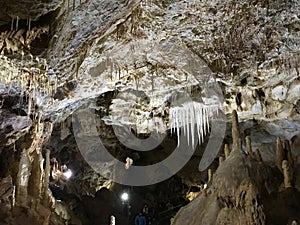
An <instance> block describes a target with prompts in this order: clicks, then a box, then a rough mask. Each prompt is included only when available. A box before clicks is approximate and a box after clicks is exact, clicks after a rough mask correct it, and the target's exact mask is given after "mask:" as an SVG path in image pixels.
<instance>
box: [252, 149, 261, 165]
mask: <svg viewBox="0 0 300 225" xmlns="http://www.w3.org/2000/svg"><path fill="white" fill-rule="evenodd" d="M254 157H255V159H256V160H257V161H259V162H262V161H263V160H262V157H261V154H260V151H259V149H258V148H257V149H256V150H255V152H254Z"/></svg>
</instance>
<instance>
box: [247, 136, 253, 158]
mask: <svg viewBox="0 0 300 225" xmlns="http://www.w3.org/2000/svg"><path fill="white" fill-rule="evenodd" d="M246 148H247V152H248V154H249V155H250V156H253V152H252V146H251V138H250V136H247V137H246Z"/></svg>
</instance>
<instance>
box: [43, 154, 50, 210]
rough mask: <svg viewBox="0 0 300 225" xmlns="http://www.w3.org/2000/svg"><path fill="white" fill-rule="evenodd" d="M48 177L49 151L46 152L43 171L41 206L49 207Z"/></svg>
mask: <svg viewBox="0 0 300 225" xmlns="http://www.w3.org/2000/svg"><path fill="white" fill-rule="evenodd" d="M49 177H50V149H47V150H46V163H45V171H44V185H43V201H44V202H43V204H44V205H45V206H47V205H49Z"/></svg>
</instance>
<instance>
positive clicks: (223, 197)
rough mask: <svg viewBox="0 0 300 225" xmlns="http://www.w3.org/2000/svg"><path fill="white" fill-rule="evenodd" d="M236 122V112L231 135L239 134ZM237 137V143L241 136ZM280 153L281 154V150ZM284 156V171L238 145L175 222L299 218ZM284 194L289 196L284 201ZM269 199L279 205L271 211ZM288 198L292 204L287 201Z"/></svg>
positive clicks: (262, 221) (297, 194)
mask: <svg viewBox="0 0 300 225" xmlns="http://www.w3.org/2000/svg"><path fill="white" fill-rule="evenodd" d="M236 121H237V118H236V114H235V113H234V114H233V129H232V135H233V136H236V137H238V136H240V135H239V134H238V133H237V131H238V130H239V129H238V123H236ZM234 140H235V142H236V141H237V140H238V138H234ZM248 141H249V140H248ZM236 146H237V144H236ZM279 149H280V147H279ZM226 151H227V150H226ZM226 154H228V153H226ZM277 154H279V155H281V153H280V150H279V152H278V153H277ZM285 158H287V156H284V157H283V159H285ZM283 159H281V163H280V164H282V167H281V168H282V169H281V170H282V171H283V172H282V173H281V172H280V170H279V169H278V168H274V167H270V166H269V165H268V164H266V163H265V162H263V161H261V159H260V160H257V159H256V157H253V155H251V154H246V153H245V152H243V151H242V149H241V148H240V147H239V148H236V149H235V150H233V151H232V152H231V153H230V156H229V157H228V158H227V159H226V160H225V161H224V162H223V163H222V164H220V165H219V167H218V169H217V170H216V172H215V173H214V174H213V178H212V180H211V182H210V183H208V188H207V189H205V190H204V191H203V192H202V194H200V195H199V196H198V197H197V198H196V199H195V200H193V201H192V202H191V203H190V204H188V205H187V206H185V207H183V208H182V209H181V210H180V211H179V212H178V214H177V215H176V217H175V221H174V224H175V225H179V224H189V225H196V224H197V225H198V224H199V225H200V224H228V225H229V224H249V225H250V224H272V225H273V224H288V223H289V222H291V221H292V220H299V219H300V217H299V215H298V214H297V213H296V209H294V207H295V208H297V210H299V205H298V204H297V203H296V201H299V200H300V199H299V197H300V192H299V191H298V190H297V189H295V188H294V186H293V184H292V180H293V174H292V168H291V167H290V166H289V163H288V161H287V160H283ZM297 167H298V168H299V165H297ZM283 177H284V178H283ZM275 196H276V197H275ZM283 196H285V197H286V198H287V199H285V200H283V198H284V197H283ZM294 198H296V199H298V200H295V199H294ZM271 199H272V200H271ZM269 201H272V202H273V204H275V205H278V207H276V209H273V210H272V211H271V212H270V211H269V207H270V204H271V203H270V202H269ZM285 201H288V202H290V203H291V205H287V204H285ZM279 205H280V206H279ZM283 212H284V213H283Z"/></svg>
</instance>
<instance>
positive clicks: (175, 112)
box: [169, 102, 220, 146]
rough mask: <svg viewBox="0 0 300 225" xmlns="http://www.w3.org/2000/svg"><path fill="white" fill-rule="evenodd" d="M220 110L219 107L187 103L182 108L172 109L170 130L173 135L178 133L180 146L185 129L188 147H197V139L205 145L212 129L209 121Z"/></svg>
mask: <svg viewBox="0 0 300 225" xmlns="http://www.w3.org/2000/svg"><path fill="white" fill-rule="evenodd" d="M219 108H220V106H219V105H205V104H203V103H199V102H186V103H184V104H183V105H182V106H180V107H178V106H176V107H172V108H170V121H169V122H170V123H169V124H170V129H171V133H172V134H173V133H175V132H176V133H177V137H178V145H179V144H180V143H179V140H180V138H179V136H180V133H179V132H180V128H183V134H184V135H185V136H186V137H187V141H188V145H190V144H191V145H192V146H195V140H196V138H197V137H198V141H199V143H203V142H204V137H205V135H206V134H207V133H208V132H209V128H210V127H209V119H210V117H212V116H213V115H214V114H217V113H218V110H219ZM195 126H196V129H195ZM190 138H191V143H190Z"/></svg>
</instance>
